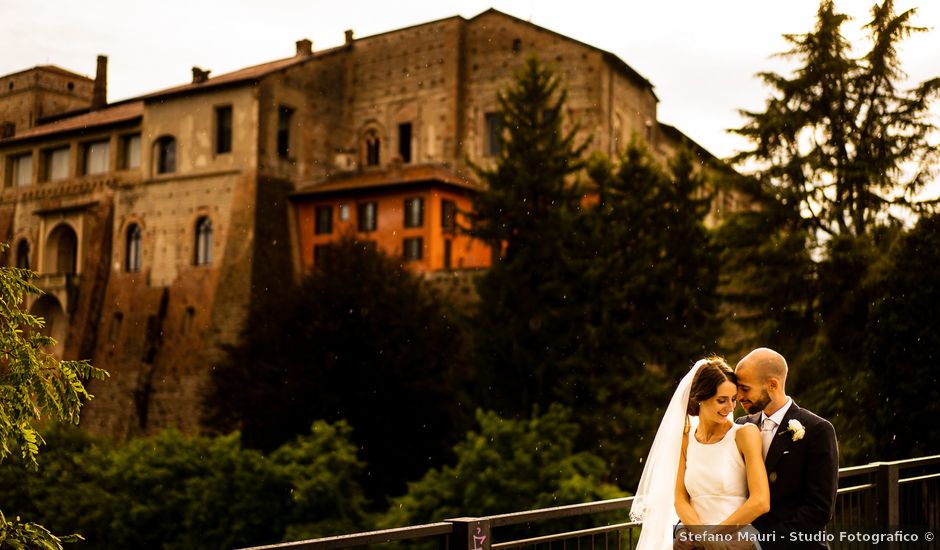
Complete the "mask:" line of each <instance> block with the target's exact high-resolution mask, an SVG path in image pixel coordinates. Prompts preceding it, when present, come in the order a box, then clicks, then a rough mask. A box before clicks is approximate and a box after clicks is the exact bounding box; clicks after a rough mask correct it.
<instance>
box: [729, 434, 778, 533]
mask: <svg viewBox="0 0 940 550" xmlns="http://www.w3.org/2000/svg"><path fill="white" fill-rule="evenodd" d="M735 442H736V443H737V444H738V450H739V451H741V455H742V456H744V465H745V467H746V468H747V492H748V497H747V500H746V501H745V502H744V504H742V505H741V507H740V508H738V509H737V510H735V511H734V513H732V514H731V515H730V516H728V517H727V518H725V520H724V521H722V522H721V525H747V524H749V523H751V522H752V521H754V520H755V519H757V518H758V517H760V516H762V515H764V514H766V513H767V512H768V511H769V510H770V486H769V484H768V483H767V470H766V468H764V457H763V454H762V450H761V438H760V431H759V430H758V429H757V426H755V425H754V424H745V425H744V426H742V427H741V429H739V430H738V433H736V434H735Z"/></svg>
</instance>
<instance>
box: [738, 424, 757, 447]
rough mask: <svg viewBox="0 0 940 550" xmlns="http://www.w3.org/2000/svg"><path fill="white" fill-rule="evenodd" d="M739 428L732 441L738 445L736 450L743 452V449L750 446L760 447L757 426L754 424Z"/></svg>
mask: <svg viewBox="0 0 940 550" xmlns="http://www.w3.org/2000/svg"><path fill="white" fill-rule="evenodd" d="M740 426H741V427H740V428H738V431H737V432H736V433H735V434H734V440H735V442H736V443H737V444H738V448H739V449H741V450H742V451H743V450H744V448H745V447H748V446H752V445H757V446H758V447H760V445H761V438H760V430H759V429H758V428H757V426H756V425H754V424H740Z"/></svg>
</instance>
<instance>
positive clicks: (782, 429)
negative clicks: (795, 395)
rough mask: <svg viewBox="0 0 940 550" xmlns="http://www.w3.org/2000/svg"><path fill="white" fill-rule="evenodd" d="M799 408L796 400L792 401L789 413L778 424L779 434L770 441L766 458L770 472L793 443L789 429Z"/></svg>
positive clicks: (765, 463)
mask: <svg viewBox="0 0 940 550" xmlns="http://www.w3.org/2000/svg"><path fill="white" fill-rule="evenodd" d="M799 410H800V408H799V407H797V406H796V401H793V402H792V403H790V408H789V409H787V414H785V415H783V422H781V423H780V425H779V426H777V434H776V435H774V439H773V441H771V442H770V448H769V449H767V458H765V459H764V466H765V467H766V468H767V471H768V472H771V471H773V469H774V467H775V466H776V465H777V462H778V461H779V460H780V457H781V456H783V452H784V451H785V450H787V449H789V448H790V445H791V444H792V443H793V438H792V437H787V434H788V433H789V432H788V431H787V429H788V425H789V423H790V419H792V418H794V417H795V414H796V413H797V411H799Z"/></svg>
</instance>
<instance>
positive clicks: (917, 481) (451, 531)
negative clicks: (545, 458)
mask: <svg viewBox="0 0 940 550" xmlns="http://www.w3.org/2000/svg"><path fill="white" fill-rule="evenodd" d="M632 503H633V497H624V498H617V499H611V500H604V501H599V502H588V503H584V504H571V505H567V506H557V507H554V508H543V509H540V510H531V511H526V512H513V513H509V514H498V515H492V516H483V517H466V518H454V519H449V520H446V521H443V522H439V523H431V524H427V525H415V526H410V527H401V528H397V529H386V530H382V531H370V532H365V533H355V534H350V535H341V536H335V537H326V538H320V539H312V540H305V541H297V542H286V543H282V544H272V545H268V546H258V547H254V548H253V549H250V550H263V549H278V550H282V549H283V550H288V549H290V550H300V549H304V550H327V549H338V548H360V547H367V546H370V545H376V544H388V543H391V545H398V546H401V545H404V547H407V548H414V547H418V548H440V549H446V550H449V549H454V550H465V549H466V550H500V549H507V548H532V549H533V550H541V549H545V550H554V549H561V550H568V549H569V548H570V549H572V550H574V549H577V550H581V549H585V550H586V549H600V548H604V549H610V548H615V549H618V550H632V549H633V548H634V547H635V545H636V541H637V538H638V535H639V530H640V526H639V524H637V523H635V522H631V521H629V519H628V518H629V509H630V506H631V504H632ZM831 525H833V526H850V527H853V528H855V527H858V528H871V527H873V526H922V527H925V528H928V529H930V530H932V531H934V532H936V531H937V530H938V528H940V455H936V456H929V457H923V458H915V459H909V460H899V461H895V462H875V463H872V464H867V465H864V466H854V467H850V468H842V469H840V470H839V489H838V492H837V494H836V503H835V513H834V516H833V521H832V523H831ZM933 544H937V543H936V542H935V543H933ZM830 546H832V548H833V549H852V548H863V547H866V548H867V546H865V545H863V544H855V543H853V544H841V543H835V544H831V545H830ZM881 547H883V548H900V547H903V546H898V545H893V544H884V545H882V546H881ZM920 547H923V548H933V546H930V545H925V546H920Z"/></svg>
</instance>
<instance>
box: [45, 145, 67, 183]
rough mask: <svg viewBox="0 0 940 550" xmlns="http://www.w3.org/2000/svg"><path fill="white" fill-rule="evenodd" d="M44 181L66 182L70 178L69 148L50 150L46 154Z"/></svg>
mask: <svg viewBox="0 0 940 550" xmlns="http://www.w3.org/2000/svg"><path fill="white" fill-rule="evenodd" d="M44 157H45V162H44V165H43V173H44V175H45V177H44V178H43V181H56V180H64V179H65V178H67V177H69V148H68V147H60V148H58V149H50V150H49V151H46V152H45V153H44Z"/></svg>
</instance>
